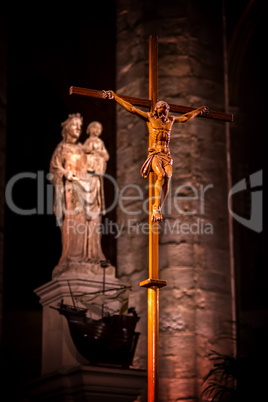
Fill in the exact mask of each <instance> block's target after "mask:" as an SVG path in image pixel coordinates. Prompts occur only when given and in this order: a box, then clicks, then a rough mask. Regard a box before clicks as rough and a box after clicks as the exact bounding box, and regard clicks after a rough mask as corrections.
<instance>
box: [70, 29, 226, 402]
mask: <svg viewBox="0 0 268 402" xmlns="http://www.w3.org/2000/svg"><path fill="white" fill-rule="evenodd" d="M70 94H75V95H83V96H88V97H91V98H99V99H105V97H104V94H103V92H102V91H97V90H93V89H86V88H79V87H71V88H70ZM118 96H120V97H121V98H123V99H124V100H126V101H127V102H129V103H131V104H132V105H135V106H142V107H148V108H150V109H151V111H152V109H153V108H154V106H155V104H156V102H157V97H158V43H157V37H156V36H151V37H150V41H149V99H142V98H134V97H130V96H125V95H119V94H118ZM169 106H170V111H172V112H177V113H183V114H184V113H187V112H191V111H193V110H194V108H192V107H188V106H181V105H175V104H170V103H169ZM202 118H208V119H216V120H222V121H226V122H232V121H233V115H232V114H229V113H222V112H217V111H212V110H210V111H209V112H208V113H207V114H205V115H204V116H202ZM149 145H150V144H149ZM155 181H156V175H155V173H150V175H149V212H150V214H149V228H150V230H149V278H148V279H146V280H145V281H143V282H141V283H140V286H141V287H145V288H148V374H147V375H148V402H154V401H157V400H158V351H159V289H160V288H161V287H163V286H166V284H167V283H166V281H164V280H161V279H159V278H158V245H159V241H158V222H152V220H151V214H152V207H153V188H154V184H155Z"/></svg>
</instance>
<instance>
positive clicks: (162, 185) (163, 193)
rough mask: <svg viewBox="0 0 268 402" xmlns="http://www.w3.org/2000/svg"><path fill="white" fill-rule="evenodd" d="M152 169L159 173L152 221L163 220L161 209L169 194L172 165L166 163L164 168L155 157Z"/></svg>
mask: <svg viewBox="0 0 268 402" xmlns="http://www.w3.org/2000/svg"><path fill="white" fill-rule="evenodd" d="M152 169H153V171H154V172H155V173H156V175H157V180H156V182H155V192H154V197H155V202H154V205H153V211H152V221H153V222H155V221H162V220H163V217H162V214H161V209H162V206H163V203H164V201H165V199H166V197H167V194H168V190H169V182H170V178H171V176H172V167H171V165H166V166H165V168H164V167H163V166H161V165H160V164H159V163H158V161H157V160H156V158H154V160H153V162H152Z"/></svg>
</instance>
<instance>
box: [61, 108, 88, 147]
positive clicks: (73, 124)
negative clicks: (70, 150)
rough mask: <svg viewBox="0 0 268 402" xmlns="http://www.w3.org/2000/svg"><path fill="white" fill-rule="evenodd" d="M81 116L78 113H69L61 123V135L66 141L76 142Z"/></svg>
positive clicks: (81, 120) (81, 122)
mask: <svg viewBox="0 0 268 402" xmlns="http://www.w3.org/2000/svg"><path fill="white" fill-rule="evenodd" d="M82 124H83V117H82V116H81V114H80V113H74V114H69V116H68V119H67V120H65V121H64V122H63V123H61V127H62V131H61V135H62V136H63V138H64V140H65V141H66V142H70V143H76V142H77V141H78V139H79V137H80V134H81V129H82Z"/></svg>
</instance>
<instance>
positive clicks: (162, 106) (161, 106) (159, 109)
mask: <svg viewBox="0 0 268 402" xmlns="http://www.w3.org/2000/svg"><path fill="white" fill-rule="evenodd" d="M169 109H170V106H169V104H168V103H167V102H165V101H158V102H156V104H155V107H154V111H153V115H154V116H158V117H161V116H162V115H164V116H166V117H167V116H168V114H169Z"/></svg>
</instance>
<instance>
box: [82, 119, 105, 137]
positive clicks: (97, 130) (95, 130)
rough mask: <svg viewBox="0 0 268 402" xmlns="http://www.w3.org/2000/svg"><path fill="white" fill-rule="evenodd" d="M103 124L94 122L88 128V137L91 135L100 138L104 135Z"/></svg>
mask: <svg viewBox="0 0 268 402" xmlns="http://www.w3.org/2000/svg"><path fill="white" fill-rule="evenodd" d="M102 129H103V127H102V124H101V123H99V122H98V121H92V122H91V123H90V124H89V125H88V126H87V131H86V133H87V134H88V135H91V136H93V137H99V136H100V135H101V133H102Z"/></svg>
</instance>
